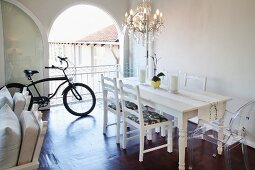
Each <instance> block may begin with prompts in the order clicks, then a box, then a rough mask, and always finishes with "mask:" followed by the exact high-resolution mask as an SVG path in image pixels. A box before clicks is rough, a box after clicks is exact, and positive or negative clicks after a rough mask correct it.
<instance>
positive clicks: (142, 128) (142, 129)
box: [119, 80, 173, 162]
mask: <svg viewBox="0 0 255 170" xmlns="http://www.w3.org/2000/svg"><path fill="white" fill-rule="evenodd" d="M132 85H133V84H123V83H122V81H121V80H120V82H119V87H120V94H121V102H122V106H123V107H122V114H123V122H124V123H123V125H124V126H123V145H122V148H123V149H126V145H127V140H130V139H134V136H130V135H129V136H128V137H127V129H126V126H127V124H129V125H131V126H134V127H135V128H137V129H138V130H139V136H140V150H139V161H140V162H142V161H143V155H144V153H147V152H151V151H154V150H157V149H161V148H163V147H167V151H168V152H172V147H173V145H172V140H173V139H172V122H171V121H166V122H160V123H155V124H151V125H145V124H144V123H143V122H144V118H143V110H142V106H143V104H144V103H143V101H144V100H141V97H140V90H139V86H138V85H136V86H132ZM129 99H132V100H131V101H132V102H134V103H135V104H137V106H138V110H136V112H137V113H138V114H136V115H137V117H138V118H139V122H142V123H137V122H135V121H133V120H131V119H129V118H127V116H128V115H130V114H134V113H133V112H134V111H132V110H130V109H128V108H127V107H126V105H125V101H130V100H129ZM146 105H147V103H146ZM160 127H165V128H166V129H167V131H168V138H167V144H164V145H160V146H157V147H153V148H150V149H144V135H145V134H146V132H147V137H148V140H150V139H151V130H152V129H155V128H160ZM135 130H136V129H135ZM132 131H133V130H131V132H132ZM129 133H130V132H129Z"/></svg>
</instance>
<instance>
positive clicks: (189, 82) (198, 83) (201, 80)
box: [184, 73, 207, 124]
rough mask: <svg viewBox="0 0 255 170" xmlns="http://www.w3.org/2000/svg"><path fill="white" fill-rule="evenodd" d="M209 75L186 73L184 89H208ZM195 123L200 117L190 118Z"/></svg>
mask: <svg viewBox="0 0 255 170" xmlns="http://www.w3.org/2000/svg"><path fill="white" fill-rule="evenodd" d="M206 84H207V77H206V76H197V75H192V74H188V73H185V74H184V89H188V90H194V91H206ZM189 121H191V122H193V123H196V124H197V123H198V117H197V116H196V117H194V118H191V119H189Z"/></svg>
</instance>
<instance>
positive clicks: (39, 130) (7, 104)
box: [0, 88, 47, 170]
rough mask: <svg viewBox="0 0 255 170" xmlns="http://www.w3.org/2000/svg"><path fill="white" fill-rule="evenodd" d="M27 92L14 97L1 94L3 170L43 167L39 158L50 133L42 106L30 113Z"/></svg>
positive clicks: (0, 163) (0, 160)
mask: <svg viewBox="0 0 255 170" xmlns="http://www.w3.org/2000/svg"><path fill="white" fill-rule="evenodd" d="M29 102H30V96H29V95H28V92H27V91H26V89H24V90H23V92H22V93H15V94H14V96H13V97H12V96H11V95H10V93H9V94H8V91H7V89H6V88H2V89H1V90H0V121H1V123H0V170H2V169H8V170H21V169H22V170H25V169H27V170H31V169H37V168H38V167H39V161H38V158H39V155H40V151H41V147H42V144H43V140H44V136H45V133H46V130H47V121H42V113H41V112H40V111H38V105H33V107H32V109H31V111H27V108H28V104H29Z"/></svg>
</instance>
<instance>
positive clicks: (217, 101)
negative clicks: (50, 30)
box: [121, 77, 231, 170]
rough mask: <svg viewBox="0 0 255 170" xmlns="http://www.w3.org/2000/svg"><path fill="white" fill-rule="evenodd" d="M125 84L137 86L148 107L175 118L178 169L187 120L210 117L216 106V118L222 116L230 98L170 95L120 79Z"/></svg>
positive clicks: (202, 94)
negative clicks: (211, 108)
mask: <svg viewBox="0 0 255 170" xmlns="http://www.w3.org/2000/svg"><path fill="white" fill-rule="evenodd" d="M121 80H122V81H123V83H125V84H131V85H139V88H140V95H141V98H142V101H143V102H144V103H145V104H148V105H149V106H151V107H153V108H155V109H157V110H160V111H161V112H164V113H166V114H170V115H172V116H174V117H176V118H177V120H178V126H177V127H178V129H179V132H178V133H179V141H178V143H179V169H180V170H184V169H185V148H186V147H187V124H188V119H190V118H192V117H195V116H198V113H199V114H202V113H203V114H204V115H200V116H202V117H203V116H204V118H206V117H208V118H209V116H211V115H210V114H211V113H210V107H211V106H212V105H217V107H218V108H217V117H218V118H220V117H222V116H223V115H224V113H225V109H226V102H227V101H229V100H230V99H231V98H230V97H227V96H222V95H218V94H215V93H210V92H197V91H196V92H195V91H189V90H182V89H180V90H178V92H177V93H172V92H170V91H169V90H166V89H163V88H158V89H154V88H153V87H151V86H150V85H149V84H146V83H143V84H141V83H139V81H138V79H137V78H134V77H132V78H122V79H121ZM221 152H222V146H218V153H221Z"/></svg>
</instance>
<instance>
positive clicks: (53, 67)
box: [45, 65, 58, 69]
mask: <svg viewBox="0 0 255 170" xmlns="http://www.w3.org/2000/svg"><path fill="white" fill-rule="evenodd" d="M45 68H46V69H58V67H56V66H54V65H52V66H51V67H45Z"/></svg>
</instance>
